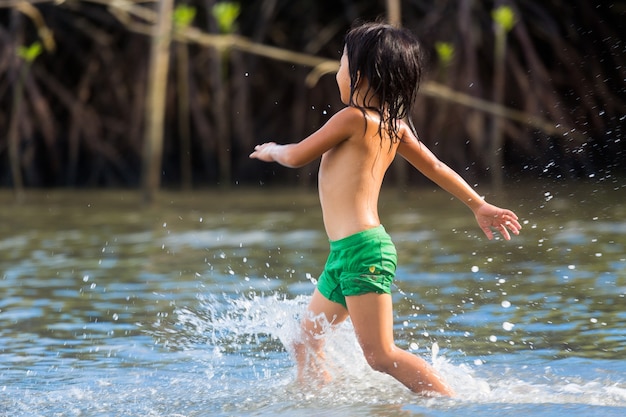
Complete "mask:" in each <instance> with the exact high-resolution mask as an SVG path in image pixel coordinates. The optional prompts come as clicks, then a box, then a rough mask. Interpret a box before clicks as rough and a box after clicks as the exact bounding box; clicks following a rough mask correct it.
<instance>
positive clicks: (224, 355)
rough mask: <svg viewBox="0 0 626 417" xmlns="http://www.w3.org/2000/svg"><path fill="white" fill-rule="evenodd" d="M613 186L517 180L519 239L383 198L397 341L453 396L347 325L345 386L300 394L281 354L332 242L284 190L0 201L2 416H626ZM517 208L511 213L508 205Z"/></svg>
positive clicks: (624, 236) (512, 201) (428, 196)
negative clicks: (427, 394) (391, 370)
mask: <svg viewBox="0 0 626 417" xmlns="http://www.w3.org/2000/svg"><path fill="white" fill-rule="evenodd" d="M624 196H626V193H625V189H624V187H623V186H622V185H621V182H617V181H615V182H610V181H605V182H603V183H599V184H576V185H575V186H573V185H567V184H555V183H542V184H539V183H538V184H531V185H525V186H519V187H511V189H510V191H509V195H507V196H506V197H504V196H502V197H500V198H494V199H493V200H494V202H495V203H497V204H506V205H507V206H508V207H510V208H512V209H514V210H515V211H516V212H518V214H520V217H521V218H522V220H523V222H524V229H523V234H522V235H521V236H519V237H515V238H514V240H512V241H511V242H505V241H503V240H502V239H499V240H496V241H492V242H488V241H487V240H486V239H485V238H484V237H482V236H480V235H479V233H481V232H480V230H478V228H477V227H476V226H475V224H474V222H473V219H472V217H471V213H470V212H469V211H468V210H467V209H466V208H464V206H463V205H461V204H460V203H458V202H453V201H451V200H450V198H449V196H447V195H446V194H445V193H443V192H441V191H433V190H431V189H420V190H415V191H411V192H410V193H407V192H404V193H402V192H397V191H388V192H387V193H386V194H384V195H383V198H382V204H381V216H382V219H383V222H384V223H385V226H386V228H387V230H388V231H389V232H390V234H391V235H392V237H393V239H394V241H395V243H396V245H397V247H398V252H399V256H400V260H399V263H400V267H399V270H398V279H397V281H396V286H395V288H394V291H395V292H394V303H395V330H396V338H397V343H398V345H399V346H401V347H403V348H406V349H409V350H411V351H413V352H415V353H416V354H419V355H422V356H424V357H426V358H427V359H428V360H429V361H432V362H433V363H434V365H435V366H436V367H437V368H438V369H440V371H441V372H442V373H443V375H444V376H445V377H446V378H447V379H448V380H449V381H450V383H451V385H452V386H453V387H454V388H455V390H456V391H457V392H458V394H459V395H458V397H457V398H454V399H444V398H423V397H419V396H416V395H413V394H411V393H410V392H408V391H407V390H406V389H405V388H404V387H402V386H401V385H399V384H398V383H396V382H395V381H394V380H393V379H391V378H389V377H387V376H385V375H382V374H379V373H376V372H373V371H371V370H370V369H369V368H368V366H367V365H366V363H365V361H364V360H363V359H362V357H361V355H360V352H359V348H358V345H357V343H356V341H355V339H354V335H353V332H352V329H351V327H350V324H349V323H346V324H345V325H343V326H341V327H340V328H338V329H337V330H336V331H335V332H334V334H333V337H332V338H330V339H329V341H328V346H327V349H328V356H329V359H328V360H329V367H330V369H331V372H332V373H333V374H334V375H335V380H334V381H333V382H332V383H331V384H330V385H328V386H325V387H321V388H312V387H308V388H305V387H300V386H297V385H296V384H295V383H294V377H295V369H294V363H293V361H292V359H291V356H290V353H289V351H288V349H285V347H284V346H289V345H290V341H291V340H292V339H291V338H292V337H293V336H292V335H293V329H294V328H296V326H297V320H298V316H299V315H300V314H301V312H302V309H303V308H304V306H305V305H306V302H307V300H308V297H309V295H310V293H311V292H312V289H313V282H314V281H315V278H316V277H317V275H318V274H319V272H320V270H321V267H322V266H323V262H324V260H325V256H326V255H327V250H328V244H327V239H326V237H325V236H324V234H323V231H322V225H321V215H320V212H319V207H318V203H317V198H316V195H315V194H313V193H303V192H293V191H291V190H288V191H281V190H265V189H260V190H249V189H245V190H234V191H233V192H228V193H225V192H222V193H220V192H215V191H196V192H194V193H188V194H181V193H163V194H162V195H161V196H160V201H159V204H157V205H156V206H155V207H152V208H145V207H143V208H142V207H141V206H140V205H139V204H138V203H137V201H138V198H139V197H138V195H137V194H134V193H131V192H59V191H54V192H52V191H51V192H45V191H40V192H32V191H31V192H29V193H28V195H27V200H26V202H25V203H24V204H22V205H15V204H13V203H12V196H11V194H10V193H9V192H6V191H5V192H2V193H0V203H1V212H0V291H1V294H2V297H1V299H0V415H2V416H4V415H6V416H254V415H257V416H260V415H278V416H317V415H319V416H457V415H460V414H462V415H470V414H475V415H481V416H491V415H494V416H495V415H498V416H502V415H563V414H564V413H567V414H568V415H574V416H590V415H598V416H622V415H624V413H626V379H625V375H626V361H625V360H624V359H626V353H625V352H626V326H625V324H626V308H625V307H626V301H625V300H624V298H625V296H626V273H625V272H624V271H626V255H625V253H626V250H625V247H626V223H625V222H624V219H625V218H626V200H625V199H624ZM504 202H506V203H504Z"/></svg>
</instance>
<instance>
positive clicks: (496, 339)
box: [489, 335, 498, 343]
mask: <svg viewBox="0 0 626 417" xmlns="http://www.w3.org/2000/svg"><path fill="white" fill-rule="evenodd" d="M489 341H490V342H494V343H495V342H497V341H498V338H497V337H496V336H494V335H491V336H489Z"/></svg>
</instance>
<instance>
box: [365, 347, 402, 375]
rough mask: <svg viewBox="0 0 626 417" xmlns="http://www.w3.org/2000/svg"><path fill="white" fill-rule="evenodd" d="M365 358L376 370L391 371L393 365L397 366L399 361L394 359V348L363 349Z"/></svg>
mask: <svg viewBox="0 0 626 417" xmlns="http://www.w3.org/2000/svg"><path fill="white" fill-rule="evenodd" d="M363 354H364V355H365V360H366V361H367V363H368V365H369V366H370V367H371V368H372V369H373V370H375V371H378V372H384V373H389V372H390V371H391V369H392V367H395V366H397V362H396V361H395V360H394V358H393V355H392V350H380V349H376V350H373V349H367V348H364V349H363Z"/></svg>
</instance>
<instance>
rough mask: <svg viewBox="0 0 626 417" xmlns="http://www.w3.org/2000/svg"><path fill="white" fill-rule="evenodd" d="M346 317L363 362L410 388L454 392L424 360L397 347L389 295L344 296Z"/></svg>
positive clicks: (419, 391)
mask: <svg viewBox="0 0 626 417" xmlns="http://www.w3.org/2000/svg"><path fill="white" fill-rule="evenodd" d="M346 304H347V305H348V311H349V313H350V319H351V320H352V324H353V325H354V330H355V332H356V335H357V339H358V340H359V343H360V345H361V348H362V349H363V353H364V355H365V358H366V360H367V362H368V363H369V364H370V366H371V367H372V368H374V369H375V370H377V371H380V372H385V373H387V374H389V375H391V376H393V377H394V378H396V379H397V380H398V381H400V382H401V383H403V384H404V385H406V386H407V387H408V388H409V389H410V390H411V391H413V392H418V393H423V392H427V391H431V392H432V391H434V392H437V393H439V394H443V395H450V396H451V395H454V392H453V391H452V389H451V388H450V387H449V386H448V385H446V383H445V382H443V380H442V379H441V377H440V376H439V375H438V373H437V371H435V370H434V369H433V368H432V367H431V366H430V365H429V364H428V363H426V361H425V360H423V359H422V358H420V357H418V356H415V355H413V354H411V353H409V352H406V351H404V350H402V349H400V348H398V347H397V346H396V345H395V343H394V341H393V311H392V302H391V295H389V294H376V293H369V294H364V295H358V296H352V297H346Z"/></svg>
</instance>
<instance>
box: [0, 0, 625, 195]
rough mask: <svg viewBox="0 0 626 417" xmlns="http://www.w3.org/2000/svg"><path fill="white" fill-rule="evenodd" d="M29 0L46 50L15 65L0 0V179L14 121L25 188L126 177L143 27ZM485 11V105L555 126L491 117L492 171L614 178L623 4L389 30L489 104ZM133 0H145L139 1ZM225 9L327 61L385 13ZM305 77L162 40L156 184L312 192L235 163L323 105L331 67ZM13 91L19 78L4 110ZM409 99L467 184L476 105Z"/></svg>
mask: <svg viewBox="0 0 626 417" xmlns="http://www.w3.org/2000/svg"><path fill="white" fill-rule="evenodd" d="M215 3H216V1H214V0H205V1H188V2H185V3H184V4H187V5H190V6H193V7H194V8H195V9H196V11H197V14H196V17H195V19H194V21H193V23H192V26H193V27H194V28H197V29H199V30H201V31H202V32H205V33H217V32H218V27H217V24H216V21H215V19H214V18H213V16H212V14H211V13H210V10H211V9H212V7H213V5H214V4H215ZM598 3H600V4H598ZM32 4H33V5H34V7H35V8H36V9H37V10H38V11H39V13H40V15H41V16H42V18H43V21H44V24H45V26H46V27H47V28H49V30H50V31H51V33H52V36H53V38H54V42H55V48H54V49H53V50H46V51H44V53H43V54H41V55H40V56H39V57H37V58H36V59H35V60H34V62H33V63H32V65H28V64H27V63H25V62H24V60H22V59H20V58H18V56H17V53H16V51H17V48H18V47H19V46H20V45H26V46H27V45H31V44H32V43H33V42H35V41H37V40H39V39H41V36H42V35H41V25H38V24H37V22H36V21H34V20H33V19H32V18H31V17H29V16H27V15H26V14H24V13H22V12H20V11H18V10H17V9H16V7H15V4H13V3H11V1H7V0H3V1H2V2H0V5H2V6H4V7H3V8H1V9H0V185H1V186H7V187H8V186H12V184H13V174H12V172H11V169H10V163H9V161H10V156H11V155H10V147H9V136H10V135H9V131H10V127H11V122H12V120H13V119H15V122H14V123H15V126H16V132H17V135H16V138H17V141H18V144H19V146H18V152H19V168H20V171H21V173H22V175H23V181H24V185H25V186H27V187H54V186H64V187H67V186H70V187H71V186H78V187H135V186H138V185H139V184H140V182H141V174H142V173H141V164H142V146H143V145H142V142H143V129H144V116H145V104H146V84H147V82H146V77H147V73H148V71H147V67H148V61H149V51H150V37H149V36H147V35H146V34H145V33H141V29H140V27H141V26H142V25H143V26H144V27H145V26H146V23H147V22H145V21H142V20H141V19H138V18H137V17H134V16H131V15H123V14H120V13H119V12H115V10H113V9H112V8H111V7H107V5H106V2H105V1H102V2H95V1H94V2H90V1H66V2H62V3H58V4H56V3H53V2H45V1H44V2H35V3H32ZM176 4H183V2H177V3H176ZM501 4H506V5H509V6H510V7H512V8H513V10H514V11H515V14H516V17H517V23H516V25H515V26H514V28H513V30H512V31H511V32H510V33H509V34H508V36H507V47H508V49H507V55H506V60H505V84H504V85H505V88H504V92H503V102H502V104H503V105H505V106H506V107H508V108H511V109H516V110H519V111H522V112H524V113H526V114H527V115H529V117H530V116H536V117H540V118H542V119H544V120H545V121H546V122H547V123H548V124H549V125H551V126H556V127H557V128H558V129H561V130H560V132H559V133H555V132H554V131H546V130H545V129H541V128H538V127H537V126H531V125H529V124H526V123H521V122H519V121H515V120H511V119H506V120H505V121H504V124H503V126H502V129H503V133H504V142H503V145H502V149H501V151H500V152H501V156H502V165H503V168H502V169H503V170H504V174H505V178H506V179H507V180H508V181H511V180H514V179H520V178H537V177H546V176H547V177H552V178H558V179H578V178H589V177H592V178H596V179H605V178H614V177H616V176H619V175H621V174H624V173H625V171H626V169H625V168H626V165H625V164H624V163H623V161H622V159H623V157H624V155H625V153H624V152H625V144H624V142H625V141H624V140H623V139H622V135H623V129H624V122H625V117H626V111H625V110H626V62H625V60H626V59H625V57H626V44H625V40H624V36H623V29H624V27H623V26H624V23H623V22H624V21H625V16H626V2H624V1H615V2H592V1H583V0H572V1H559V0H552V1H542V2H538V1H531V0H515V1H513V0H511V1H507V2H505V1H496V2H493V1H471V0H458V1H435V0H431V1H426V0H406V1H403V2H402V24H403V26H405V27H408V28H410V29H411V30H413V31H414V32H415V33H416V34H417V35H418V36H419V37H420V39H421V40H422V42H423V45H424V48H425V50H426V51H427V52H428V58H429V59H428V63H429V68H428V73H427V75H426V78H425V82H432V83H437V85H444V86H447V87H449V88H451V89H453V90H455V91H457V92H461V93H464V94H466V95H468V96H470V97H473V98H477V99H483V100H488V101H489V100H492V98H493V97H494V85H493V78H494V63H495V57H494V23H493V19H492V17H491V13H492V10H493V8H494V7H496V6H498V5H501ZM137 5H138V6H141V7H145V8H150V9H154V5H153V4H151V3H137ZM240 5H241V14H240V15H239V17H238V18H237V20H236V33H237V34H239V35H241V36H244V37H246V38H248V39H250V40H251V41H253V42H256V43H260V44H264V45H271V46H276V47H279V48H284V49H287V50H290V51H296V52H301V53H306V54H310V55H315V56H319V57H324V58H328V59H333V60H335V59H339V57H340V53H341V50H342V47H343V45H342V42H343V36H344V34H345V32H346V31H347V30H348V28H349V27H350V26H351V25H352V24H353V22H354V21H355V20H357V19H362V20H372V19H378V18H381V17H384V16H385V11H386V2H384V1H371V0H370V1H366V0H354V1H351V0H341V1H328V0H324V1H319V0H303V1H291V0H247V1H242V2H240ZM438 42H447V43H448V44H451V45H452V46H453V47H454V55H453V57H452V60H451V62H450V63H449V64H447V65H446V64H445V63H444V62H443V61H442V60H441V59H439V57H438V55H437V52H436V49H435V46H436V45H437V43H438ZM25 67H27V71H23V70H24V68H25ZM310 71H311V68H309V67H305V66H302V65H295V64H291V63H288V62H281V61H276V60H272V59H269V58H266V57H262V56H258V55H255V54H252V53H246V52H241V51H238V50H230V51H222V52H219V51H216V50H215V49H213V48H210V47H207V46H202V45H198V44H194V43H184V44H183V43H181V42H174V43H173V44H172V46H171V59H170V72H169V81H168V85H167V102H166V103H167V105H166V123H165V127H164V132H165V142H164V151H163V176H162V181H163V184H164V185H166V186H170V187H179V186H185V187H189V186H192V185H193V186H213V185H218V184H219V185H222V186H228V185H232V184H235V183H237V184H250V183H259V182H264V183H275V184H290V185H300V186H303V187H308V186H312V185H314V184H315V181H316V170H317V166H316V164H311V165H310V166H307V167H304V168H301V169H297V170H289V169H285V168H282V167H280V166H278V165H276V164H263V163H260V162H258V161H251V160H249V159H248V154H249V153H250V151H251V149H252V148H253V146H254V144H256V143H260V142H263V141H267V140H274V141H277V142H292V141H298V140H300V139H302V138H304V137H305V136H306V135H307V134H309V133H311V132H312V131H314V130H315V129H317V128H318V127H319V126H320V125H321V124H323V123H324V122H325V121H326V120H327V119H328V118H329V117H330V116H331V115H332V114H333V113H334V112H335V111H337V110H338V109H340V108H341V106H342V105H341V103H340V101H339V97H338V93H337V88H336V84H335V80H334V76H333V74H327V75H324V76H322V77H321V78H320V79H319V81H318V82H317V83H316V84H315V86H313V87H310V86H308V85H307V84H306V83H305V78H306V77H307V75H308V74H309V73H310ZM20 74H25V75H24V77H23V79H21V78H20ZM18 85H21V86H22V87H23V88H22V89H23V97H22V101H21V107H20V109H21V110H20V113H17V112H16V109H17V106H16V99H15V96H16V94H15V92H16V91H17V88H18ZM183 86H184V87H185V88H186V89H188V90H189V94H188V95H185V94H183V93H182V91H184V90H183ZM181 103H184V104H185V105H184V106H181ZM416 104H417V105H416V110H415V114H414V115H413V120H414V122H415V125H416V127H417V130H418V132H419V133H420V138H421V140H422V141H423V142H424V143H426V144H427V145H428V146H429V147H430V148H431V149H432V150H433V151H434V152H435V153H436V154H437V155H438V156H439V157H440V158H441V159H442V160H443V161H445V162H446V163H448V164H449V165H451V166H452V167H453V168H455V169H457V170H458V171H459V172H460V173H462V175H464V177H465V178H467V179H468V180H470V181H473V180H478V179H481V178H488V176H489V175H488V174H489V172H490V170H493V169H499V167H496V168H493V167H491V165H493V164H492V163H491V162H490V159H489V158H490V153H491V152H492V151H491V150H490V149H491V148H490V139H489V135H488V133H487V132H489V131H490V129H491V127H492V126H493V123H494V118H493V117H492V116H491V115H490V114H488V113H485V112H483V111H481V110H478V109H476V108H473V107H472V106H467V105H462V104H458V103H455V102H454V101H451V100H448V99H445V98H441V97H434V96H432V95H429V94H421V95H420V97H419V98H418V101H417V103H416ZM184 126H187V127H188V132H189V134H187V133H185V132H186V131H187V130H186V128H185V127H184ZM187 141H188V144H187V145H185V143H187ZM185 172H188V173H189V174H188V176H186V175H185ZM407 175H408V179H410V180H411V181H416V182H420V181H423V179H421V177H420V176H419V175H418V174H417V173H415V172H411V171H409V173H408V174H407V173H404V174H403V173H402V172H401V170H393V171H392V172H391V173H390V175H389V181H390V182H393V181H396V182H397V181H399V180H401V179H402V178H404V180H406V179H407V178H405V177H406V176H407Z"/></svg>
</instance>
